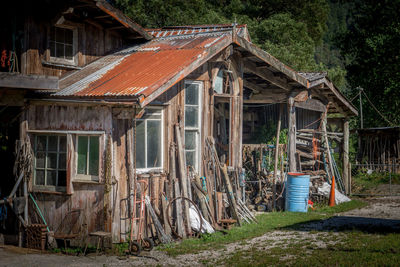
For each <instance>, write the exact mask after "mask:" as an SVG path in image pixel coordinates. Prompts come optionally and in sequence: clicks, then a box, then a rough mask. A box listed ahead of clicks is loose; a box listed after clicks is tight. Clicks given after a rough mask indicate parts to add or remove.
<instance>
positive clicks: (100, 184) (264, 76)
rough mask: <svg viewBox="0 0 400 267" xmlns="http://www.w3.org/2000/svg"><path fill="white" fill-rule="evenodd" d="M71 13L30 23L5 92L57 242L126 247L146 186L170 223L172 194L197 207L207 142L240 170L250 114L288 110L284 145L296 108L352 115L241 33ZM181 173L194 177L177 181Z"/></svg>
mask: <svg viewBox="0 0 400 267" xmlns="http://www.w3.org/2000/svg"><path fill="white" fill-rule="evenodd" d="M44 2H46V1H44ZM66 3H68V4H66V5H64V4H63V6H62V7H60V6H54V8H55V9H56V8H57V11H58V12H54V13H52V14H53V15H52V16H51V17H48V16H49V15H46V17H45V16H42V15H40V14H41V13H39V10H38V13H37V14H36V16H37V17H35V16H33V17H30V16H27V17H26V20H27V22H25V24H24V27H23V28H22V29H23V31H24V32H25V34H27V35H29V36H31V37H29V38H28V39H24V40H25V42H27V46H26V47H28V48H29V47H32V48H29V49H22V50H21V51H22V53H21V55H20V56H19V57H20V58H21V59H20V60H19V61H20V62H21V63H22V64H21V71H20V73H17V74H9V73H4V78H0V87H4V88H7V89H5V90H3V91H5V92H9V93H10V94H14V93H15V92H16V91H21V94H22V97H21V98H20V102H19V106H21V107H23V108H22V114H21V116H20V124H19V126H18V127H19V131H20V135H19V138H20V139H21V140H29V142H30V144H31V147H32V153H33V161H32V172H31V175H30V176H29V177H28V179H26V181H27V187H28V191H29V192H31V193H32V195H34V196H35V198H36V200H37V203H38V206H39V207H40V209H41V210H42V211H43V213H44V217H45V219H46V222H47V224H48V225H49V227H50V228H51V229H52V230H53V231H55V232H56V233H58V234H60V235H64V236H68V235H69V234H71V235H72V234H76V233H81V232H85V233H86V234H87V233H90V232H95V231H105V232H109V233H111V235H112V241H113V242H114V243H118V242H123V241H126V240H128V239H129V237H128V236H129V231H130V229H131V228H130V227H131V223H130V219H131V218H132V216H133V215H132V206H133V204H132V201H133V200H132V195H133V194H134V192H135V188H136V187H137V183H138V181H139V180H144V181H145V183H146V185H147V186H146V188H142V190H144V192H145V193H146V194H147V195H149V196H150V198H151V203H152V205H153V207H154V209H155V211H156V213H158V215H159V216H160V217H163V214H162V213H164V214H165V203H163V202H164V201H165V199H167V200H168V201H169V200H171V199H173V198H174V197H175V196H176V195H175V193H174V190H175V189H176V187H175V186H176V185H177V186H178V189H179V188H180V191H181V192H182V194H183V195H186V196H188V197H190V194H191V183H190V178H189V174H195V175H196V176H207V171H208V169H209V168H210V166H208V165H207V164H206V161H205V157H206V154H207V153H206V150H207V138H208V137H209V136H211V137H213V138H214V140H215V146H216V150H217V153H218V157H219V158H220V160H221V162H224V163H226V164H227V165H228V166H229V167H230V169H231V170H236V169H241V167H242V139H243V125H244V117H247V116H248V114H247V113H246V112H245V111H244V110H243V105H244V104H246V105H256V104H265V103H283V104H285V105H286V104H287V105H288V107H289V110H288V114H289V115H288V126H289V136H293V135H295V134H296V123H295V118H296V117H295V116H296V115H295V107H298V108H302V109H305V110H313V111H315V110H316V111H318V112H320V113H321V112H322V113H326V110H327V106H328V105H329V107H331V106H332V107H333V108H329V111H330V112H334V113H341V114H343V115H344V116H352V115H354V114H356V113H357V111H356V110H355V109H354V107H353V106H351V104H349V102H348V101H347V100H346V99H345V98H344V97H343V95H342V94H341V93H340V92H339V91H338V90H337V89H336V88H335V87H334V86H333V85H332V83H331V82H330V81H329V80H327V79H326V78H325V77H318V79H315V80H314V79H312V78H313V77H311V78H310V76H308V75H307V74H302V73H298V72H296V71H294V70H292V69H290V68H289V67H287V66H286V65H284V64H283V63H281V62H280V61H279V60H277V59H276V58H274V57H272V56H271V55H270V54H268V53H267V52H265V51H263V50H261V49H260V48H258V47H257V46H255V45H254V44H252V43H251V41H250V36H249V33H248V31H247V28H246V26H245V25H231V24H227V25H200V26H179V27H167V28H162V29H148V30H143V29H142V28H141V27H140V26H138V25H137V24H135V23H134V22H132V21H131V20H129V19H128V18H126V17H125V16H124V15H123V14H121V12H119V11H118V10H115V9H114V8H113V7H112V6H110V5H109V4H107V2H105V1H102V0H93V1H88V0H77V1H70V2H68V1H66ZM35 10H36V9H35ZM46 14H49V12H46ZM55 14H58V15H55ZM59 31H61V32H62V33H60V32H59ZM38 33H40V34H38ZM53 34H54V36H55V38H54V40H53V37H52V36H53ZM59 35H62V36H64V37H63V38H64V39H63V41H62V42H61V41H60V42H59V41H58V39H57V38H58V36H59ZM28 44H29V45H28ZM54 44H55V48H54V49H53V46H52V45H54ZM58 45H61V46H62V47H63V48H62V49H61V48H57V47H58ZM70 46H71V47H70ZM58 49H59V50H58ZM71 49H72V52H71ZM61 50H62V51H63V52H62V51H61ZM59 52H60V54H58V53H59ZM53 53H54V54H53ZM53 55H54V56H53ZM0 75H3V74H0ZM32 75H37V76H32ZM43 75H45V76H43ZM46 75H47V76H46ZM0 77H1V76H0ZM1 101H2V103H5V105H7V103H6V98H2V100H1ZM254 108H257V107H256V106H254ZM325 118H326V116H325ZM345 125H347V126H345V127H348V124H346V123H345ZM291 138H292V137H291ZM294 138H295V137H294ZM180 140H182V143H183V145H182V146H179V142H180ZM177 145H178V147H177ZM291 145H294V147H290V148H289V155H290V157H289V164H291V166H292V165H293V162H294V161H295V160H294V157H295V156H294V154H295V150H296V148H295V145H296V143H295V142H294V143H291ZM293 149H294V150H293ZM176 150H177V152H178V154H179V153H180V154H179V155H178V156H177V155H176V154H175V153H176V152H175V151H176ZM347 151H348V150H347ZM175 158H177V160H175ZM182 159H184V162H182ZM175 161H180V162H179V164H176V163H175ZM182 163H183V165H186V166H187V167H188V168H187V169H182V168H181V169H180V170H179V171H176V173H175V167H176V166H180V167H181V166H182ZM178 169H179V168H178ZM291 170H295V167H291ZM177 178H179V180H176V179H177ZM8 181H10V180H8ZM7 183H9V182H7ZM208 183H209V184H208V185H210V184H212V183H213V182H212V181H210V179H209V180H208ZM214 186H215V185H214ZM6 191H7V190H6ZM178 191H179V190H178ZM213 194H214V193H213V192H212V189H211V188H209V195H210V197H211V198H213V197H216V195H213ZM25 196H26V197H27V194H25ZM164 216H165V215H164ZM164 218H165V217H164ZM25 219H26V221H27V222H28V221H29V220H31V218H30V217H29V216H28V214H26V216H25ZM146 220H149V219H146ZM146 223H147V224H150V223H149V221H146ZM164 224H165V221H164ZM135 230H136V229H135ZM150 230H151V229H150ZM146 234H149V233H146Z"/></svg>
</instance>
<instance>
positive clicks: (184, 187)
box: [175, 124, 192, 236]
mask: <svg viewBox="0 0 400 267" xmlns="http://www.w3.org/2000/svg"><path fill="white" fill-rule="evenodd" d="M175 135H176V144H177V146H178V162H179V177H180V182H181V195H182V196H184V197H186V198H189V193H188V179H187V175H186V158H185V151H184V146H183V141H182V135H181V131H180V128H179V125H178V124H176V125H175ZM183 211H184V216H185V218H186V220H185V226H186V227H185V228H186V230H187V235H188V236H190V235H191V233H192V228H191V226H190V217H189V205H188V203H183Z"/></svg>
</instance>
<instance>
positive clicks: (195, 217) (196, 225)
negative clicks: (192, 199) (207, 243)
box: [189, 205, 214, 234]
mask: <svg viewBox="0 0 400 267" xmlns="http://www.w3.org/2000/svg"><path fill="white" fill-rule="evenodd" d="M200 216H201V219H202V221H203V225H202V229H201V232H202V233H209V234H212V233H214V228H213V227H212V226H211V224H209V223H208V222H207V220H206V219H204V217H203V215H202V214H201V213H200ZM189 217H190V226H191V227H192V229H193V230H195V231H197V232H198V231H199V230H200V218H199V214H198V213H197V211H196V208H195V207H193V205H190V207H189Z"/></svg>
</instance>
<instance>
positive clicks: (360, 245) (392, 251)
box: [215, 232, 400, 266]
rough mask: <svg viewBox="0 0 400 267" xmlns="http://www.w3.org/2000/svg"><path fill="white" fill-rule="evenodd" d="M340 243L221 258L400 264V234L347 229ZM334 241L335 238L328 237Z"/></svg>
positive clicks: (255, 262)
mask: <svg viewBox="0 0 400 267" xmlns="http://www.w3.org/2000/svg"><path fill="white" fill-rule="evenodd" d="M330 237H333V236H330ZM340 238H341V240H340V242H336V244H333V245H329V246H326V247H323V248H322V247H317V246H313V245H310V244H301V243H296V244H295V245H293V246H289V247H286V248H282V247H274V248H271V249H268V250H260V249H255V248H252V249H249V250H243V251H237V252H236V253H234V254H232V255H230V256H229V257H226V258H223V259H219V260H218V261H217V262H216V263H215V264H216V265H226V266H284V265H290V266H398V264H399V262H400V234H388V235H380V234H364V233H360V232H345V233H343V234H342V235H341V236H340ZM328 239H329V240H330V241H334V240H333V238H328Z"/></svg>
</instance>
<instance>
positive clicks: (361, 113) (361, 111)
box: [358, 87, 364, 129]
mask: <svg viewBox="0 0 400 267" xmlns="http://www.w3.org/2000/svg"><path fill="white" fill-rule="evenodd" d="M358 89H359V90H360V94H359V97H360V118H361V129H363V128H364V123H363V109H362V99H361V93H362V91H363V89H362V88H361V87H359V88H358Z"/></svg>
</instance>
